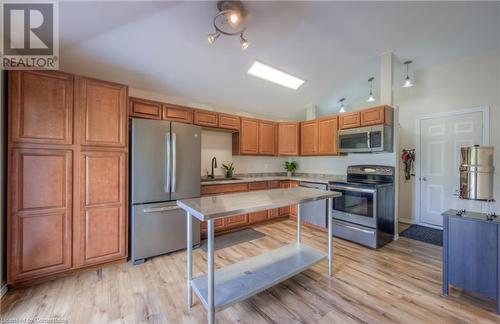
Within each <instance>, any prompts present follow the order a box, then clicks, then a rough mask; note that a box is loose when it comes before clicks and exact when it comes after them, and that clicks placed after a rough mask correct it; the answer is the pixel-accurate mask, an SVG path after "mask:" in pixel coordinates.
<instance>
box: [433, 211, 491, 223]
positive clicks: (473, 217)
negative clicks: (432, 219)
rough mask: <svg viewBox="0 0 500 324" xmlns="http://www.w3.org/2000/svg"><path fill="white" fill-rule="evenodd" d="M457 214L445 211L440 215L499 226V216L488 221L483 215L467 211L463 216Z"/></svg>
mask: <svg viewBox="0 0 500 324" xmlns="http://www.w3.org/2000/svg"><path fill="white" fill-rule="evenodd" d="M457 212H458V210H456V209H448V210H447V211H445V212H444V213H442V214H441V215H443V216H449V217H457V218H463V219H468V220H475V221H481V222H488V223H494V224H500V215H499V216H497V217H493V218H492V219H491V220H488V218H487V216H486V214H485V213H477V212H472V211H468V212H465V214H463V215H457Z"/></svg>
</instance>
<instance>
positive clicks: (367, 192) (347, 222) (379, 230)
mask: <svg viewBox="0 0 500 324" xmlns="http://www.w3.org/2000/svg"><path fill="white" fill-rule="evenodd" d="M329 189H330V190H334V191H339V192H341V193H342V196H341V197H339V198H335V199H334V200H333V224H334V226H333V235H334V236H337V237H340V238H343V239H346V240H350V241H353V242H356V243H359V244H362V245H365V246H368V247H371V248H374V249H376V248H379V247H381V246H383V245H384V244H387V243H388V242H390V241H392V240H393V239H394V222H395V217H394V168H393V167H389V166H381V165H353V166H349V167H348V168H347V179H346V181H331V182H330V183H329Z"/></svg>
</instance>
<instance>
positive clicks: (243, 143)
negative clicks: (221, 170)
mask: <svg viewBox="0 0 500 324" xmlns="http://www.w3.org/2000/svg"><path fill="white" fill-rule="evenodd" d="M239 154H241V155H258V154H259V121H258V120H257V119H251V118H243V117H241V127H240V131H239V132H238V133H233V155H239Z"/></svg>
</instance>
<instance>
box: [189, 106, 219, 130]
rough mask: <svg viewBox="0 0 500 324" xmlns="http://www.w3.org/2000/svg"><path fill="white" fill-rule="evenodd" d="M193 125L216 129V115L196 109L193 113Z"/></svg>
mask: <svg viewBox="0 0 500 324" xmlns="http://www.w3.org/2000/svg"><path fill="white" fill-rule="evenodd" d="M194 124H195V125H199V126H207V127H217V126H218V116H217V113H216V112H213V111H207V110H199V109H197V110H195V111H194Z"/></svg>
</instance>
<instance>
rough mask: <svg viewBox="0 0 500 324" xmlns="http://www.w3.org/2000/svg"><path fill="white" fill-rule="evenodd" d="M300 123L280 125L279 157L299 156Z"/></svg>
mask: <svg viewBox="0 0 500 324" xmlns="http://www.w3.org/2000/svg"><path fill="white" fill-rule="evenodd" d="M299 134H300V123H298V122H297V123H294V122H291V123H278V155H287V156H296V155H299V142H300V141H299Z"/></svg>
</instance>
